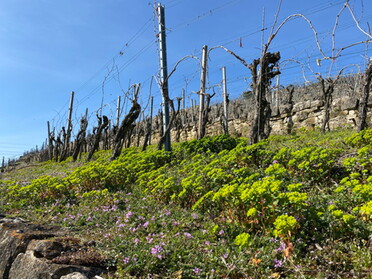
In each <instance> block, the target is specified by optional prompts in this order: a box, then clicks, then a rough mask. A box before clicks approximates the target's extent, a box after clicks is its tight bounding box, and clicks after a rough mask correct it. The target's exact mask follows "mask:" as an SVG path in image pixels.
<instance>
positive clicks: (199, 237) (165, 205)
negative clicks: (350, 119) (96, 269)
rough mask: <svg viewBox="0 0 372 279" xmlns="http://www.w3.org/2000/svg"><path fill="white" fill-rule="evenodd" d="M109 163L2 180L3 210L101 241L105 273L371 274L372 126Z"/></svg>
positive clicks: (202, 143) (213, 141) (179, 148)
mask: <svg viewBox="0 0 372 279" xmlns="http://www.w3.org/2000/svg"><path fill="white" fill-rule="evenodd" d="M109 156H110V152H109V151H100V152H97V153H96V154H95V155H94V160H93V161H91V162H88V163H86V162H83V161H78V162H75V163H73V162H72V161H71V160H70V159H68V160H67V161H66V162H63V163H55V162H51V161H48V162H44V163H40V164H36V165H32V166H28V167H23V168H20V169H18V170H14V171H12V172H9V173H5V174H3V177H2V181H1V184H0V185H1V187H0V191H1V192H0V194H1V197H0V201H1V209H0V210H1V211H3V212H5V213H7V214H10V215H16V216H20V217H23V218H26V219H28V220H31V221H34V222H38V223H49V224H56V225H60V226H64V227H66V228H67V229H69V230H70V231H71V234H74V235H77V236H79V237H81V238H84V239H85V240H87V241H90V240H93V241H94V242H95V243H96V245H97V248H98V249H99V250H100V251H101V253H102V254H103V255H104V256H105V257H106V259H107V260H106V265H107V266H108V267H110V266H111V267H115V269H116V270H115V271H112V272H111V273H110V274H108V275H107V276H106V277H105V278H131V277H133V278H149V277H151V278H368V274H369V273H370V271H371V268H372V265H371V262H372V261H371V255H372V251H371V250H372V249H371V229H372V226H371V218H372V200H371V198H372V130H366V131H364V132H361V133H355V132H353V131H351V130H337V131H333V132H330V133H326V134H321V133H319V132H318V131H313V132H306V131H304V130H303V131H298V132H297V133H296V134H292V135H289V136H278V135H277V136H271V137H270V138H269V139H268V140H265V141H261V142H259V143H257V144H255V145H248V140H247V139H245V138H230V137H227V136H216V137H208V138H204V139H202V140H199V141H197V140H193V141H189V142H184V143H180V144H175V146H174V150H173V152H172V153H167V152H164V151H158V150H155V148H154V147H150V148H149V149H148V150H147V151H144V152H142V151H140V150H139V149H136V148H128V149H124V150H123V153H122V155H121V156H120V157H119V158H118V159H116V160H114V161H110V160H109Z"/></svg>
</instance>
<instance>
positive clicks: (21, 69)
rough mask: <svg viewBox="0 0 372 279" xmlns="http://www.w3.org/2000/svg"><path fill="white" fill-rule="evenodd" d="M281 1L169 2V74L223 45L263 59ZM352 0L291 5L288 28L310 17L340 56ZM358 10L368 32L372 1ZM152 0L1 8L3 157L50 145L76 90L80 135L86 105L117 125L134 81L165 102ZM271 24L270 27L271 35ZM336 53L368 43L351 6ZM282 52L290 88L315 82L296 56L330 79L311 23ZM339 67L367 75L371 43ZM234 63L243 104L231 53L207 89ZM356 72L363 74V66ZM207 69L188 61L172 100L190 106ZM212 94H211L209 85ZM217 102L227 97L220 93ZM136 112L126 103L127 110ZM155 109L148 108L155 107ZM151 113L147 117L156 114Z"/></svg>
mask: <svg viewBox="0 0 372 279" xmlns="http://www.w3.org/2000/svg"><path fill="white" fill-rule="evenodd" d="M278 2H279V1H276V0H256V1H253V0H199V1H196V0H164V1H162V2H160V3H162V4H164V5H165V14H166V28H167V48H168V67H169V71H170V69H172V68H173V66H174V65H175V63H176V62H177V61H178V60H179V59H181V58H182V57H184V56H186V55H195V56H197V57H200V55H201V49H202V46H203V45H208V46H209V47H210V48H211V47H214V46H217V45H222V46H225V47H227V48H229V49H231V50H232V51H234V52H236V53H237V54H238V55H239V56H241V57H242V58H244V59H245V60H246V61H247V62H248V63H250V62H251V61H252V60H253V59H255V58H258V57H259V55H260V51H261V45H262V40H263V41H264V42H266V41H267V38H268V36H269V34H270V31H271V26H272V24H273V22H274V19H275V14H276V11H277V8H278ZM343 3H344V1H336V0H334V1H330V0H312V1H303V0H283V1H282V6H281V10H280V14H279V17H278V23H277V24H279V23H280V22H281V21H282V20H283V19H284V18H286V17H287V16H289V15H290V14H294V13H302V14H304V15H305V16H306V17H307V18H308V19H310V20H311V22H312V24H313V26H314V28H315V29H316V30H317V32H318V34H319V43H320V44H321V47H322V49H323V50H324V52H325V53H326V55H331V52H332V41H331V34H332V30H333V28H334V26H335V19H336V15H337V14H338V13H339V11H340V9H341V8H342V6H343ZM350 5H351V7H352V8H353V9H354V11H355V14H356V16H357V18H358V20H360V26H361V27H362V28H364V29H365V30H368V25H367V22H371V21H372V1H370V0H364V1H361V0H350ZM153 7H154V3H153V2H152V1H150V0H79V1H72V0H65V1H50V0H33V1H29V0H3V1H1V5H0V38H1V40H0V42H1V43H0V94H1V95H0V96H1V99H0V156H1V157H3V156H4V157H5V158H15V157H17V156H20V155H22V153H23V152H24V151H27V150H30V149H32V148H35V146H36V145H38V146H39V147H40V146H41V144H42V142H44V141H45V139H46V137H47V125H46V123H47V121H50V123H51V125H52V127H55V128H56V130H57V131H58V130H60V129H61V127H62V126H64V125H65V124H66V121H67V109H68V102H69V96H70V92H71V91H75V103H74V113H73V123H74V132H75V134H76V130H77V129H78V123H79V118H80V117H81V116H82V115H83V113H84V111H85V109H86V108H88V110H89V116H90V118H89V121H90V125H94V124H95V122H96V119H95V114H96V112H97V111H99V109H100V108H101V107H102V113H103V114H105V115H107V116H108V117H109V118H111V119H113V118H114V115H115V107H116V99H117V97H118V96H119V95H123V94H124V93H123V92H125V91H127V89H128V87H129V86H130V85H131V84H133V83H141V84H142V89H141V95H140V101H141V104H142V105H143V107H146V104H147V100H148V99H149V96H150V95H152V96H154V100H155V101H154V102H155V106H156V107H157V109H158V108H159V104H160V102H161V98H160V92H159V88H158V86H157V84H156V78H155V79H154V80H152V76H155V77H157V76H158V65H159V62H158V53H157V51H158V47H157V41H156V32H157V31H156V29H157V18H156V17H155V16H154V15H155V14H154V8H153ZM262 27H264V29H265V31H264V32H262V31H261V30H262ZM335 34H336V37H335V38H336V41H335V42H336V44H335V49H336V51H337V49H340V48H341V47H344V46H347V45H350V44H352V43H355V42H359V41H363V40H366V38H367V37H366V35H364V34H363V33H362V32H361V31H360V30H359V29H358V28H357V27H356V25H355V23H354V21H353V19H352V17H351V15H350V13H349V11H348V10H344V12H343V13H342V14H341V16H340V17H339V24H338V26H337V32H336V33H335ZM270 50H271V51H280V52H281V56H282V61H283V62H282V64H281V70H282V75H281V79H280V80H281V83H282V84H283V85H286V84H289V83H299V84H301V83H303V82H304V78H305V79H306V80H308V81H312V80H314V79H315V76H314V74H313V73H312V72H311V71H309V70H306V71H305V72H304V74H303V72H302V70H301V67H300V66H299V64H297V63H293V62H289V61H288V60H287V62H286V59H295V60H298V61H299V62H301V63H302V64H303V65H306V66H309V67H310V68H312V69H313V71H315V72H320V73H322V74H324V75H327V74H328V72H329V65H330V64H329V62H327V61H323V62H322V64H321V67H318V66H316V63H315V62H316V59H318V58H321V57H322V56H321V54H320V53H319V50H318V49H317V46H316V43H315V40H314V34H313V32H312V30H311V29H310V28H309V25H308V23H306V22H305V21H304V20H303V19H295V20H291V21H289V22H288V23H287V24H286V25H284V27H283V28H282V29H281V30H280V32H279V33H278V35H277V37H276V38H275V39H274V41H273V44H272V45H271V48H270ZM342 54H343V55H342V56H341V57H340V58H339V59H338V60H337V61H336V63H335V65H334V68H333V73H335V72H336V71H337V70H339V69H341V68H342V67H343V66H345V65H349V64H357V65H359V66H360V67H361V68H360V70H361V71H363V69H364V67H365V61H366V56H371V52H370V51H369V49H368V48H367V47H366V45H365V44H363V45H359V46H355V47H352V48H350V49H348V50H346V51H344V52H343V53H342ZM222 66H226V67H227V76H228V77H227V80H228V91H229V93H230V95H231V98H237V97H239V96H240V95H241V93H242V92H243V91H244V90H247V89H249V84H250V73H249V71H248V69H247V68H245V67H244V66H243V65H242V64H241V63H240V62H239V61H237V60H236V59H235V58H234V57H232V56H231V55H229V54H228V53H226V52H225V51H223V50H222V49H215V50H213V51H211V52H210V56H209V67H208V69H209V72H208V81H207V83H208V87H212V86H213V85H215V84H218V83H220V82H221V79H222V78H221V67H222ZM348 71H350V72H356V71H358V68H357V67H355V66H350V67H349V68H348ZM199 76H200V66H199V65H198V62H197V61H196V60H194V59H189V60H186V61H185V62H183V63H181V64H180V66H179V67H178V69H177V71H176V72H175V74H174V75H173V76H172V77H171V78H170V80H169V87H170V96H171V98H175V97H179V96H180V95H181V90H182V88H185V90H186V97H187V100H186V105H187V106H188V105H189V104H190V100H191V99H195V100H197V95H196V94H195V93H193V92H196V91H198V90H199ZM209 91H210V92H212V89H209ZM215 91H216V93H217V94H216V96H215V97H214V99H213V101H214V102H218V101H220V100H221V93H220V90H219V89H218V87H216V88H215ZM126 109H129V104H128V100H127V101H126V102H124V103H123V113H125V111H126ZM147 109H148V107H147ZM147 112H148V111H147V110H146V111H145V114H147Z"/></svg>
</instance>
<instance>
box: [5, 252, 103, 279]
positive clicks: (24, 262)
mask: <svg viewBox="0 0 372 279" xmlns="http://www.w3.org/2000/svg"><path fill="white" fill-rule="evenodd" d="M102 271H103V270H102V269H99V268H92V267H85V266H73V265H60V264H53V263H51V262H50V261H49V260H47V259H45V258H36V257H35V256H34V255H33V251H32V250H28V251H26V253H21V254H19V255H18V256H17V258H16V260H15V261H14V263H13V264H12V267H11V269H10V272H9V279H20V278H22V279H40V278H43V279H59V278H61V277H62V276H69V275H72V274H74V273H75V275H76V273H79V274H81V275H84V276H85V277H66V278H71V279H72V278H81V279H83V278H91V277H93V276H95V275H96V274H101V273H102ZM87 276H89V277H87Z"/></svg>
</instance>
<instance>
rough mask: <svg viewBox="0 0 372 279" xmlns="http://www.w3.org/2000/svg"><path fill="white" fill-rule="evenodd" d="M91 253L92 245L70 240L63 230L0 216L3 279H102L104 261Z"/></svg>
mask: <svg viewBox="0 0 372 279" xmlns="http://www.w3.org/2000/svg"><path fill="white" fill-rule="evenodd" d="M90 249H91V248H90V247H89V244H87V243H81V241H80V240H78V239H75V238H70V237H67V235H66V232H64V231H63V230H61V229H60V228H57V227H52V226H40V225H35V224H30V223H27V222H25V221H23V220H22V219H19V218H6V217H5V216H4V215H0V278H2V279H68V278H70V279H72V278H74V279H98V278H102V277H99V275H100V274H102V273H104V272H105V269H104V268H103V267H102V263H103V258H102V257H101V256H100V255H98V254H94V252H92V251H90ZM92 255H93V256H92ZM92 257H93V258H94V260H95V261H96V263H95V264H93V262H92V261H91V260H92ZM97 260H98V261H97ZM89 261H90V262H89ZM99 261H101V262H99Z"/></svg>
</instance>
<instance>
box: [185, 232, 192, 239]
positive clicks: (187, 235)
mask: <svg viewBox="0 0 372 279" xmlns="http://www.w3.org/2000/svg"><path fill="white" fill-rule="evenodd" d="M183 235H184V236H186V237H187V238H193V236H192V235H191V233H188V232H185V233H184V234H183Z"/></svg>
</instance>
